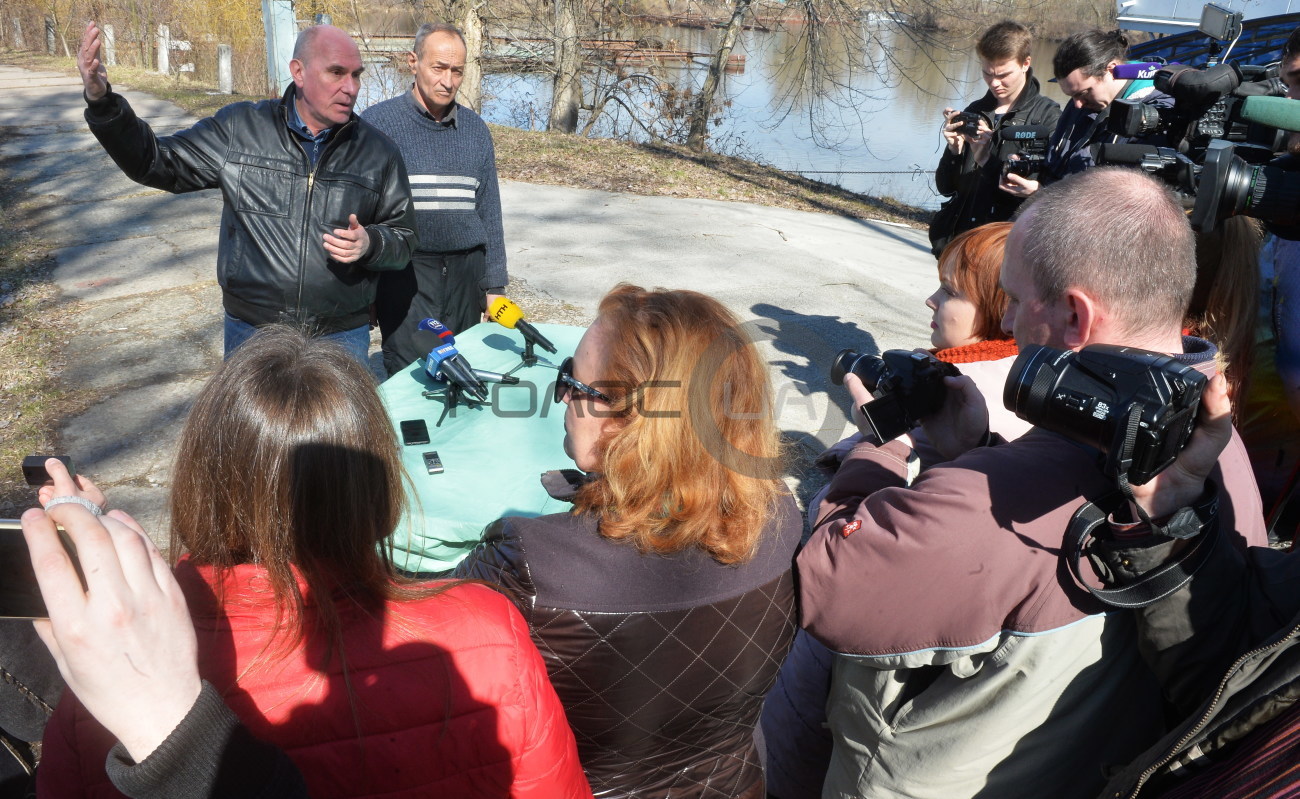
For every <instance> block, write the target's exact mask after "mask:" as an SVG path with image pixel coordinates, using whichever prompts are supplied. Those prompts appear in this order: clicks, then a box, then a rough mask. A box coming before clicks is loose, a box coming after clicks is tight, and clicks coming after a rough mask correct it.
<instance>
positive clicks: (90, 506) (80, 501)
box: [45, 496, 104, 516]
mask: <svg viewBox="0 0 1300 799" xmlns="http://www.w3.org/2000/svg"><path fill="white" fill-rule="evenodd" d="M68 503H72V504H74V505H80V506H81V507H83V508H85V509H86V510H88V511H90V512H91V513H93V514H95V515H96V516H103V515H104V509H103V508H101V507H99V506H98V505H96V504H95V503H93V502H91V501H90V500H88V499H86V498H85V497H73V496H67V497H55V498H53V499H51V500H50V501H49V502H46V503H45V510H47V511H48V510H49V509H50V508H52V507H54V506H55V505H66V504H68Z"/></svg>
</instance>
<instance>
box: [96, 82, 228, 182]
mask: <svg viewBox="0 0 1300 799" xmlns="http://www.w3.org/2000/svg"><path fill="white" fill-rule="evenodd" d="M238 105H244V104H240V103H237V104H235V105H232V106H226V107H225V108H223V109H221V110H220V111H218V112H217V113H216V115H215V116H211V117H208V118H206V119H202V120H199V122H198V123H197V124H195V125H194V126H193V127H191V128H188V129H186V130H183V131H180V132H178V133H175V134H173V135H171V136H164V137H162V138H159V137H158V136H155V135H154V132H153V129H152V128H150V127H149V124H148V123H147V122H145V121H144V120H143V119H140V118H139V117H138V116H136V115H135V111H134V110H133V109H132V108H131V104H130V103H128V102H127V101H126V98H124V97H122V96H121V95H120V94H117V93H116V92H110V93H109V94H108V95H106V96H105V98H104V99H102V100H100V101H98V102H96V103H94V104H91V105H90V106H89V107H87V108H86V122H87V124H89V125H90V132H91V133H93V134H94V135H95V138H96V139H98V140H99V143H100V144H101V145H103V147H104V150H105V151H106V152H107V153H108V154H109V156H110V157H112V159H113V162H114V163H116V164H117V165H118V167H119V168H120V169H121V170H122V172H123V173H124V174H125V175H126V176H127V177H129V178H130V179H131V180H134V181H135V182H137V183H142V184H144V185H145V186H149V187H151V188H155V189H161V190H162V191H168V192H172V193H173V194H180V193H183V192H190V191H198V190H200V189H212V188H216V187H217V186H218V185H220V180H221V167H222V164H223V163H224V162H225V154H226V150H227V145H228V142H229V127H228V126H229V125H231V124H234V120H235V117H236V114H237V111H236V106H238Z"/></svg>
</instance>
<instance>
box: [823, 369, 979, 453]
mask: <svg viewBox="0 0 1300 799" xmlns="http://www.w3.org/2000/svg"><path fill="white" fill-rule="evenodd" d="M848 374H855V375H857V376H858V379H860V380H861V381H862V384H863V385H864V386H866V387H867V388H868V389H869V390H870V391H871V395H872V396H873V397H875V399H873V400H872V401H871V402H868V403H866V404H864V405H863V406H862V408H861V410H862V415H863V416H865V417H867V423H868V424H870V425H871V431H872V432H873V433H874V434H875V436H876V440H877V441H879V442H880V443H882V444H883V443H885V442H886V441H892V440H894V439H895V438H898V437H899V436H901V435H902V434H904V433H906V432H907V431H908V430H911V429H912V428H913V427H916V425H917V423H918V422H919V421H920V420H921V419H924V418H925V417H927V416H929V415H931V414H933V413H934V412H935V411H937V410H939V409H940V408H942V407H943V403H944V400H945V399H946V398H947V396H948V389H947V388H945V387H944V385H943V379H944V378H945V377H950V376H955V375H958V374H961V373H960V372H958V371H957V367H955V366H953V365H952V364H950V363H944V362H943V361H941V360H939V359H938V358H935V357H934V356H933V355H930V354H929V353H926V352H913V351H912V350H886V351H885V352H884V353H883V354H882V355H881V356H880V357H878V358H877V357H876V356H874V355H863V354H862V353H860V352H854V351H853V350H848V349H846V350H840V352H839V354H838V355H836V356H835V360H834V361H832V362H831V382H832V383H834V384H835V385H837V386H842V385H844V376H845V375H848Z"/></svg>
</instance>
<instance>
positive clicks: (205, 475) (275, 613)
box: [39, 328, 591, 799]
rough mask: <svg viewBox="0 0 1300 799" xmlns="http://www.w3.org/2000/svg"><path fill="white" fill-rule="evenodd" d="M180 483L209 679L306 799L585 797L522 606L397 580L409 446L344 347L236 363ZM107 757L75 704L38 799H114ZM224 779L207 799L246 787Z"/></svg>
mask: <svg viewBox="0 0 1300 799" xmlns="http://www.w3.org/2000/svg"><path fill="white" fill-rule="evenodd" d="M174 480H175V483H174V487H173V490H172V507H171V510H172V551H173V553H178V552H181V551H182V550H185V551H187V552H188V554H187V555H186V556H185V557H183V558H181V559H180V561H179V562H178V563H177V565H176V568H175V571H176V576H177V579H178V580H179V581H180V584H181V586H182V589H183V590H184V592H185V596H186V600H187V602H188V604H189V607H190V611H191V613H192V615H193V617H194V623H195V628H196V631H197V634H198V648H199V671H200V674H201V675H202V676H203V678H204V679H205V680H206V681H207V682H208V683H210V684H211V685H212V686H213V687H214V688H215V689H216V690H217V691H218V692H220V693H221V694H222V696H223V697H224V699H225V701H226V703H227V704H228V705H229V707H230V709H231V710H233V711H234V713H235V714H236V715H237V716H238V717H239V718H240V720H241V721H242V722H243V723H244V725H245V726H246V727H247V728H248V730H249V731H250V732H251V733H252V734H253V735H254V736H256V737H258V738H260V739H262V740H263V741H266V742H268V743H272V744H275V745H276V746H278V747H280V748H281V749H283V750H284V751H285V752H286V753H287V754H288V755H289V757H290V758H291V759H292V760H293V761H294V762H295V763H296V764H297V766H298V767H299V769H300V770H301V771H302V773H303V775H304V777H305V779H306V782H307V787H308V789H309V790H310V793H311V795H312V796H313V797H316V799H322V798H323V797H330V796H337V797H343V796H348V797H357V796H384V797H395V796H430V795H439V796H441V795H446V796H483V797H505V796H521V795H525V796H533V797H570V796H575V797H584V796H590V795H591V793H590V788H589V787H588V786H587V784H586V781H585V779H584V778H583V775H582V771H581V768H580V766H579V764H578V761H577V752H576V749H575V746H574V742H573V739H572V736H571V734H570V733H569V732H568V730H567V728H566V727H565V724H564V717H563V710H562V708H561V706H560V705H559V702H558V700H557V698H556V697H555V694H554V692H553V691H552V689H551V688H550V685H549V683H548V682H547V679H546V673H545V671H544V668H543V666H542V663H541V659H540V658H539V657H538V656H537V652H536V650H535V649H533V648H532V647H531V646H530V645H529V644H528V642H527V639H526V634H527V628H526V627H525V625H524V623H523V620H522V619H521V618H520V616H519V614H518V613H517V612H516V610H515V609H514V608H513V607H512V606H511V605H510V604H509V602H507V601H505V600H504V599H503V598H502V597H501V596H500V595H499V594H497V593H496V592H494V591H492V590H489V589H488V588H486V587H483V586H479V585H471V584H457V583H443V584H438V585H432V586H420V585H416V584H414V583H411V582H409V581H404V580H402V579H401V578H399V577H398V576H396V573H395V572H394V569H393V567H392V565H391V563H390V561H389V557H388V554H387V552H386V551H385V550H384V549H383V548H382V547H381V546H380V542H382V541H384V540H385V538H387V537H388V536H389V535H390V534H391V533H392V531H393V529H394V528H395V527H396V525H397V521H398V519H399V516H400V514H401V511H402V507H403V503H404V500H403V496H404V495H403V490H402V480H403V472H402V468H401V464H400V460H399V457H398V448H397V440H396V437H395V436H394V433H393V428H392V424H391V422H390V421H389V419H388V415H387V414H386V412H385V410H384V408H383V405H382V404H381V402H380V400H379V396H378V394H377V393H376V392H375V388H374V381H373V379H372V378H371V376H370V374H369V373H368V372H367V371H366V369H365V367H363V366H362V365H361V364H360V363H358V362H357V361H356V360H355V359H353V358H352V357H351V356H350V355H348V353H347V352H345V351H344V350H343V349H342V348H341V347H339V346H338V345H336V344H333V343H330V342H327V341H322V340H319V339H311V338H308V337H306V336H305V335H303V334H301V333H299V332H296V331H294V330H290V329H288V328H279V329H269V330H264V331H262V332H259V333H258V334H257V335H256V336H254V337H253V338H252V339H250V340H249V341H248V342H247V343H246V344H244V345H243V346H241V347H240V348H239V349H238V350H237V351H236V352H235V353H234V354H233V355H232V356H231V358H230V359H229V360H227V361H226V362H225V363H224V364H223V365H222V367H221V368H220V369H219V370H218V371H217V373H216V375H215V376H214V377H213V378H212V380H211V381H209V383H208V384H207V385H206V386H205V387H204V389H203V390H202V392H201V393H200V394H199V397H198V399H197V401H196V403H195V406H194V409H193V411H192V412H191V413H190V416H189V419H188V420H187V422H186V424H185V429H184V431H183V432H182V434H181V439H180V446H179V452H178V455H177V461H176V468H175V471H174ZM92 499H94V500H95V501H97V502H101V503H102V494H100V495H99V497H98V498H93V497H92ZM198 731H199V733H200V734H201V732H202V727H201V726H200V727H199V730H198ZM111 744H112V740H111V737H110V736H108V735H107V733H106V732H105V731H104V730H103V728H102V727H100V726H99V724H98V722H96V721H95V720H94V719H92V718H91V717H90V716H89V715H88V714H87V713H86V711H85V709H84V708H82V707H81V706H80V705H79V703H77V702H76V701H75V699H74V698H70V697H66V696H65V700H64V702H62V703H61V704H60V705H59V708H58V710H57V711H56V712H55V715H54V717H53V719H52V720H51V722H50V724H49V726H48V727H47V729H46V735H45V751H44V762H43V763H42V767H41V768H40V770H39V778H40V782H39V787H40V790H41V792H42V793H43V794H45V795H50V796H60V797H69V796H88V795H93V796H114V795H119V796H120V794H117V793H116V791H114V790H113V789H112V788H111V786H109V785H108V780H107V777H106V775H105V766H104V764H105V756H106V755H107V753H108V750H109V747H110V745H111ZM150 757H153V755H150ZM225 765H227V764H223V769H222V772H223V773H222V774H219V775H206V777H207V779H208V780H209V783H208V787H210V788H211V789H212V790H214V791H215V793H213V794H211V795H225V793H224V792H223V791H225V790H226V789H228V788H232V786H231V785H225V787H224V788H223V787H221V786H222V785H223V783H222V780H223V779H224V780H230V779H232V778H234V777H235V776H236V775H238V774H239V767H240V764H228V765H229V766H230V769H229V770H227V769H225V768H224V766H225ZM227 771H229V773H225V772H227ZM213 780H215V783H213V782H211V781H213ZM196 795H197V794H196Z"/></svg>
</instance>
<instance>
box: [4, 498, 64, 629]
mask: <svg viewBox="0 0 1300 799" xmlns="http://www.w3.org/2000/svg"><path fill="white" fill-rule="evenodd" d="M59 539H60V540H61V541H62V542H63V548H64V549H65V550H67V552H68V555H69V556H70V557H71V558H72V563H73V565H74V566H76V568H77V576H78V577H81V581H82V584H83V585H84V584H85V577H84V576H83V575H82V574H81V564H80V563H79V562H78V561H77V552H76V548H75V547H73V545H72V539H70V538H68V534H67V533H65V532H64V531H63V529H62V528H59ZM49 617H50V613H49V611H48V610H46V609H45V599H44V598H43V597H42V596H41V588H40V586H39V585H38V584H37V582H36V572H35V571H34V570H33V569H32V556H31V553H30V552H29V551H28V549H27V539H26V538H23V527H22V524H21V523H20V522H19V521H18V520H17V519H0V619H48V618H49Z"/></svg>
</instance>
